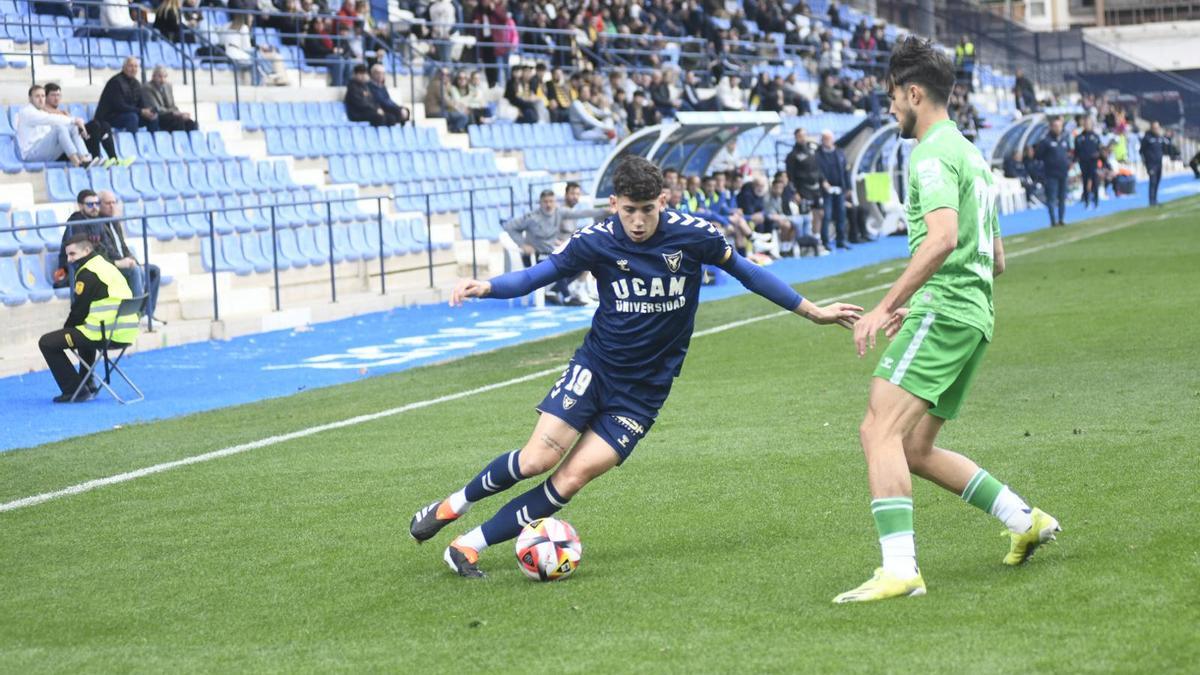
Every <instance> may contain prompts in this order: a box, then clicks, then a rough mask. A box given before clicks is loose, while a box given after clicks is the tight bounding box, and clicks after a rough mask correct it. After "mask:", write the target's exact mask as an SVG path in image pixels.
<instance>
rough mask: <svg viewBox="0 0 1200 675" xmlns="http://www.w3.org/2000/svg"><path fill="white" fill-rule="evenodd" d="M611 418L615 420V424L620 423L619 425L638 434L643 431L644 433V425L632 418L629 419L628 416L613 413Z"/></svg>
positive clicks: (640, 434) (643, 433)
mask: <svg viewBox="0 0 1200 675" xmlns="http://www.w3.org/2000/svg"><path fill="white" fill-rule="evenodd" d="M612 418H613V419H614V420H616V421H617V424H620V425H621V426H623V427H625V428H626V429H628V430H630V431H632V432H633V433H634V434H636V435H638V436H642V435H645V433H646V428H645V427H643V426H642V425H640V424H638V423H637V422H635V421H634V420H631V419H629V418H628V417H625V416H623V415H613V416H612Z"/></svg>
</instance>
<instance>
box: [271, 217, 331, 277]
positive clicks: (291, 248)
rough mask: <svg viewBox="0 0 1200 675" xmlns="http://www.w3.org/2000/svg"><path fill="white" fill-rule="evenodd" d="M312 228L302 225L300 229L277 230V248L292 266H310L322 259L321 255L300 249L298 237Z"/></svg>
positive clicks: (280, 254)
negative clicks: (307, 252)
mask: <svg viewBox="0 0 1200 675" xmlns="http://www.w3.org/2000/svg"><path fill="white" fill-rule="evenodd" d="M311 230H312V228H307V227H302V228H300V229H299V230H292V229H279V230H277V231H276V232H275V243H276V250H278V251H279V257H280V258H281V259H283V260H287V262H288V265H289V266H291V267H297V268H302V267H308V266H309V265H310V264H312V265H319V264H321V263H320V262H319V261H320V260H322V258H321V257H320V256H316V255H309V254H306V253H305V252H304V251H301V250H300V243H299V241H298V240H297V237H298V236H299V235H300V234H301V233H303V232H305V231H311Z"/></svg>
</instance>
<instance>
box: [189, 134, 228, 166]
mask: <svg viewBox="0 0 1200 675" xmlns="http://www.w3.org/2000/svg"><path fill="white" fill-rule="evenodd" d="M189 133H192V134H198V133H200V132H199V131H192V132H189ZM193 138H194V137H193ZM207 139H208V152H209V154H211V155H212V156H213V157H215V158H217V159H229V158H231V157H233V155H231V154H229V151H228V150H226V149H225V139H224V138H221V134H220V133H219V132H216V131H210V132H208V134H207Z"/></svg>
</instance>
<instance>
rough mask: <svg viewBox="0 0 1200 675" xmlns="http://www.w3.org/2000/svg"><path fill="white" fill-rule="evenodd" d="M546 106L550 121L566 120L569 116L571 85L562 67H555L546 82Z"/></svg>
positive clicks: (568, 119)
mask: <svg viewBox="0 0 1200 675" xmlns="http://www.w3.org/2000/svg"><path fill="white" fill-rule="evenodd" d="M546 107H547V109H548V110H549V112H550V121H551V122H568V121H570V118H571V113H570V110H571V87H570V85H569V84H568V83H567V79H566V77H565V76H564V75H563V71H562V68H555V69H554V71H553V72H552V74H551V76H550V81H549V82H547V83H546Z"/></svg>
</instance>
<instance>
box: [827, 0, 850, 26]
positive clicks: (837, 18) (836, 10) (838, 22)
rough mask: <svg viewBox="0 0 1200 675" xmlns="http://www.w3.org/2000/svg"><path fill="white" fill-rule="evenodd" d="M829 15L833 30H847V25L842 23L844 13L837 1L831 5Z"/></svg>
mask: <svg viewBox="0 0 1200 675" xmlns="http://www.w3.org/2000/svg"><path fill="white" fill-rule="evenodd" d="M828 14H829V25H830V27H832V28H845V27H846V25H845V24H843V23H842V12H841V8H840V7H838V3H837V0H834V1H833V2H831V3H829V12H828Z"/></svg>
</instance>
